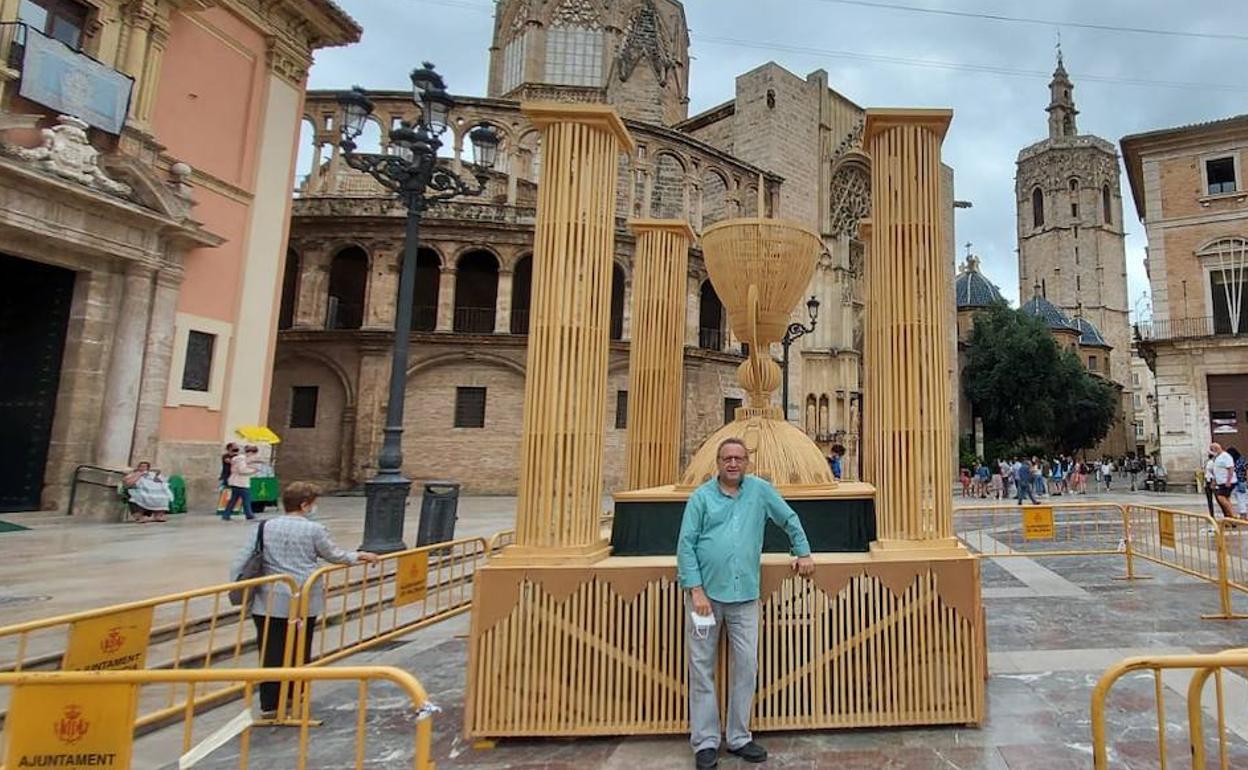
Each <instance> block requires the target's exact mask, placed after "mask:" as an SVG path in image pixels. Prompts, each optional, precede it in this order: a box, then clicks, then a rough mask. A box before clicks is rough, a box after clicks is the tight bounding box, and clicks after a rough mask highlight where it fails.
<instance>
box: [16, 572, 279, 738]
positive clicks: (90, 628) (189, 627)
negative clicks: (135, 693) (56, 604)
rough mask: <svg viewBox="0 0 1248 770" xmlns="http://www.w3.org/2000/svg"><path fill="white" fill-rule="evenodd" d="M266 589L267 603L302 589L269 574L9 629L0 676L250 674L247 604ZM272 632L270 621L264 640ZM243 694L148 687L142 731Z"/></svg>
mask: <svg viewBox="0 0 1248 770" xmlns="http://www.w3.org/2000/svg"><path fill="white" fill-rule="evenodd" d="M266 585H267V586H271V587H272V588H273V590H268V591H266V594H267V595H268V599H266V604H267V603H271V602H272V601H273V599H274V595H275V594H277V593H278V592H279V591H282V590H285V591H287V592H289V593H290V594H292V595H293V594H295V593H297V590H298V586H297V585H296V583H295V581H294V580H293V579H292V578H291V577H290V576H288V575H270V576H266V577H262V578H255V579H252V580H243V581H239V582H235V583H225V584H222V585H215V586H209V587H207V588H199V589H195V590H193V591H183V592H181V593H176V594H168V595H165V596H157V597H153V598H151V599H144V600H141V601H136V602H129V603H126V604H117V605H113V606H111V607H102V608H100V609H95V610H87V611H84V612H75V613H71V614H68V615H60V616H57V617H52V618H43V619H41V620H33V621H28V622H25V623H18V624H16V625H11V626H6V627H3V628H0V672H5V673H7V672H12V673H27V672H30V671H32V670H40V669H50V670H61V671H75V670H86V671H109V670H135V669H173V670H175V671H176V670H183V669H223V668H224V669H231V668H244V667H246V666H247V665H249V664H250V663H251V662H252V661H251V660H250V659H246V660H245V659H244V656H248V655H250V654H251V652H252V650H254V649H255V648H256V647H257V642H258V639H257V631H256V629H255V627H254V626H253V624H252V622H251V620H250V618H249V616H248V615H249V613H248V605H249V604H250V603H251V599H252V595H253V593H254V592H255V591H256V590H257V588H258V587H260V586H266ZM234 590H238V591H239V592H240V593H241V594H242V595H243V602H242V604H241V605H240V606H238V607H233V606H231V605H230V602H229V599H228V597H229V593H230V592H231V591H234ZM258 613H259V608H257V614H258ZM267 633H268V625H267V623H266V624H265V626H264V627H263V628H262V629H261V630H260V636H265V635H267ZM292 652H293V639H289V638H288V640H287V644H286V649H285V653H286V654H285V660H288V661H291V660H293V657H292ZM238 692H239V687H238V686H234V687H224V688H221V689H208V690H200V689H199V688H197V687H195V686H194V685H188V686H185V687H179V686H177V685H171V686H170V687H168V688H167V690H165V691H164V692H163V693H162V692H154V691H152V689H150V688H149V689H148V690H146V691H144V693H143V694H142V697H141V698H140V699H139V703H138V706H137V708H138V711H137V725H138V726H140V727H145V726H147V725H151V724H153V723H156V722H159V721H162V720H164V719H167V718H169V717H170V716H172V715H174V714H177V713H178V712H179V711H180V710H182V709H184V708H188V707H192V708H193V707H197V706H201V705H205V704H207V703H212V702H216V701H219V700H222V699H226V698H229V697H232V696H234V695H236V694H237V693H238ZM0 702H3V701H2V699H0Z"/></svg>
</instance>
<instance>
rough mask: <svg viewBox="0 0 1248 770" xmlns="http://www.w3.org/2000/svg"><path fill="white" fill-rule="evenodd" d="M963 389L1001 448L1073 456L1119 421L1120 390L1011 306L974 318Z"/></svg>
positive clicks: (1037, 321)
mask: <svg viewBox="0 0 1248 770" xmlns="http://www.w3.org/2000/svg"><path fill="white" fill-rule="evenodd" d="M963 387H964V388H965V390H966V394H967V399H968V400H969V401H970V402H971V406H972V407H973V408H974V410H975V415H976V416H977V417H980V418H982V419H983V421H984V433H985V435H986V436H989V437H991V439H992V440H993V443H994V444H995V443H998V442H1000V443H1001V444H1005V445H1008V446H1011V447H1019V446H1022V445H1025V444H1034V445H1039V446H1043V447H1046V448H1047V449H1049V450H1053V451H1064V452H1073V451H1077V450H1079V449H1085V448H1088V447H1091V446H1093V445H1095V444H1096V442H1098V441H1100V440H1101V439H1102V438H1104V437H1105V435H1106V434H1107V433H1108V432H1109V426H1110V424H1111V423H1112V422H1113V418H1114V412H1115V398H1114V391H1113V388H1112V387H1111V386H1110V385H1109V384H1107V383H1105V382H1104V381H1102V380H1100V379H1098V378H1096V377H1094V376H1093V375H1091V374H1089V373H1088V372H1087V371H1086V370H1084V368H1083V367H1082V366H1081V365H1080V363H1079V359H1078V358H1077V357H1076V356H1075V354H1073V353H1071V352H1070V351H1063V350H1061V348H1059V347H1058V345H1057V343H1056V342H1055V341H1054V339H1053V335H1052V334H1051V333H1050V332H1049V329H1048V327H1047V326H1046V325H1045V323H1044V322H1043V321H1041V320H1040V319H1038V318H1033V317H1031V316H1029V315H1027V314H1025V313H1023V312H1021V311H1018V310H1012V309H1010V308H1009V307H1006V306H1004V305H1000V306H998V307H994V308H990V309H988V310H984V311H982V312H981V313H979V314H977V315H976V316H975V328H974V330H973V331H972V333H971V339H970V345H969V349H968V359H967V365H966V369H965V370H964V371H963Z"/></svg>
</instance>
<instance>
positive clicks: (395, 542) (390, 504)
mask: <svg viewBox="0 0 1248 770" xmlns="http://www.w3.org/2000/svg"><path fill="white" fill-rule="evenodd" d="M411 490H412V482H411V480H409V479H405V478H403V477H402V476H399V475H395V476H391V477H387V478H373V479H369V480H368V481H366V482H364V542H363V543H361V544H360V550H361V551H371V552H372V553H394V552H395V551H405V550H407V545H406V544H405V543H404V542H403V520H404V518H405V517H406V515H407V496H408V494H409V493H410V492H411Z"/></svg>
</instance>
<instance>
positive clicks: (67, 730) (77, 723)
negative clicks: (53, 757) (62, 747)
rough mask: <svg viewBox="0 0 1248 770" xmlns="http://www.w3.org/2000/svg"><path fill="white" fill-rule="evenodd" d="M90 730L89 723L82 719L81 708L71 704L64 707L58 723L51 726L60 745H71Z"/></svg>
mask: <svg viewBox="0 0 1248 770" xmlns="http://www.w3.org/2000/svg"><path fill="white" fill-rule="evenodd" d="M90 728H91V723H90V722H88V721H87V720H85V719H83V718H82V708H81V707H80V706H77V705H74V704H72V703H71V704H69V705H68V706H66V707H65V711H64V713H63V714H62V715H61V719H60V721H58V722H56V723H55V724H54V725H53V729H54V730H55V731H56V737H57V738H60V739H61V742H62V743H71V744H72V743H77V742H78V741H79V740H81V739H82V738H83V736H85V735H86V734H87V730H89V729H90Z"/></svg>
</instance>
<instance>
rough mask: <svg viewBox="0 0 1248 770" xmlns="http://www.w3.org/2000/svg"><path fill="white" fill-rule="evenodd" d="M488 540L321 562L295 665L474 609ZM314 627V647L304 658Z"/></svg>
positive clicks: (304, 593) (305, 600) (322, 660)
mask: <svg viewBox="0 0 1248 770" xmlns="http://www.w3.org/2000/svg"><path fill="white" fill-rule="evenodd" d="M488 555H489V546H488V545H487V543H486V541H485V539H484V538H480V537H471V538H464V539H462V540H451V541H449V542H445V543H437V544H434V545H427V546H423V547H421V548H414V549H411V550H408V551H399V552H397V553H391V554H386V555H385V556H383V557H381V561H379V562H378V563H377V564H371V565H370V564H352V565H345V564H335V565H330V566H327V567H322V568H321V569H319V570H317V571H316V572H314V573H312V575H311V576H310V577H309V578H308V579H307V580H306V581H305V582H304V584H303V589H302V590H301V591H300V592H299V605H298V607H299V610H298V616H297V617H298V618H299V619H300V623H299V644H298V646H297V647H296V657H295V662H296V665H303V664H312V665H324V664H326V663H331V662H333V661H335V660H338V659H340V658H343V657H345V656H347V655H351V654H353V653H356V652H359V651H361V650H363V649H365V648H366V647H369V646H371V645H374V644H379V643H381V642H384V641H387V640H389V639H392V638H394V637H396V636H403V635H405V634H408V633H411V632H412V631H415V630H417V629H419V628H423V627H425V626H428V625H432V624H433V623H437V622H439V621H442V620H446V619H448V618H451V617H454V616H455V615H459V614H461V613H464V612H467V611H468V610H469V609H470V608H471V606H472V576H473V574H474V573H475V572H476V570H477V568H478V567H480V566H481V565H483V564H485V560H486V557H487V556H488ZM309 633H311V634H312V639H311V645H312V654H311V655H310V656H309V658H308V659H307V660H304V655H303V651H304V650H305V649H308V644H309V640H308V639H307V637H306V635H307V634H309Z"/></svg>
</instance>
